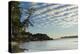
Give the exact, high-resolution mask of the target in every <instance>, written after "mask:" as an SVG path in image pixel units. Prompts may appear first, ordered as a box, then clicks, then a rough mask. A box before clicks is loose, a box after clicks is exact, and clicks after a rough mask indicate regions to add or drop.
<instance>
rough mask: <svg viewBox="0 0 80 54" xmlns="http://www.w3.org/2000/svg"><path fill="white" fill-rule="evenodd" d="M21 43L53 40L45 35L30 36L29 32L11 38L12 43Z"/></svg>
mask: <svg viewBox="0 0 80 54" xmlns="http://www.w3.org/2000/svg"><path fill="white" fill-rule="evenodd" d="M20 40H21V41H22V42H29V41H44V40H53V38H50V37H49V36H48V35H47V34H42V33H36V34H32V33H30V32H23V33H21V35H20V36H18V37H16V38H15V37H14V38H12V41H20Z"/></svg>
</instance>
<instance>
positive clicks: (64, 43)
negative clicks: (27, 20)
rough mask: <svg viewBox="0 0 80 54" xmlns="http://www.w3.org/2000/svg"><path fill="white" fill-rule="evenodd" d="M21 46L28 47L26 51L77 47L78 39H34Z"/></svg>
mask: <svg viewBox="0 0 80 54" xmlns="http://www.w3.org/2000/svg"><path fill="white" fill-rule="evenodd" d="M20 48H22V49H28V50H25V52H33V51H48V50H67V49H77V48H78V39H77V38H67V39H59V40H49V41H32V42H26V43H24V44H21V45H20Z"/></svg>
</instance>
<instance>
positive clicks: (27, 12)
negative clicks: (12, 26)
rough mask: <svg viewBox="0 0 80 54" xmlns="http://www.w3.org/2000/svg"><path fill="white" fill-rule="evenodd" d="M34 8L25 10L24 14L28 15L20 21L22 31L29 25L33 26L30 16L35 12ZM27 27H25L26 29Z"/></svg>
mask: <svg viewBox="0 0 80 54" xmlns="http://www.w3.org/2000/svg"><path fill="white" fill-rule="evenodd" d="M35 10H36V9H35V8H29V9H28V10H27V11H26V14H28V17H27V18H26V19H25V20H24V21H23V22H22V24H23V25H24V31H25V32H26V30H28V27H29V25H30V26H33V24H32V23H31V21H30V17H31V16H32V14H33V13H34V12H35ZM26 28H27V29H26Z"/></svg>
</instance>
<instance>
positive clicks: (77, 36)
mask: <svg viewBox="0 0 80 54" xmlns="http://www.w3.org/2000/svg"><path fill="white" fill-rule="evenodd" d="M61 38H78V36H77V35H75V36H64V37H61Z"/></svg>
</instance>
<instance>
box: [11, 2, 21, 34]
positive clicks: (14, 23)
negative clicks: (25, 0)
mask: <svg viewBox="0 0 80 54" xmlns="http://www.w3.org/2000/svg"><path fill="white" fill-rule="evenodd" d="M19 4H20V3H19V2H17V1H11V2H10V12H11V32H12V34H13V35H14V34H18V33H19V30H20V27H21V23H20V15H21V13H20V8H19Z"/></svg>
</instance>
